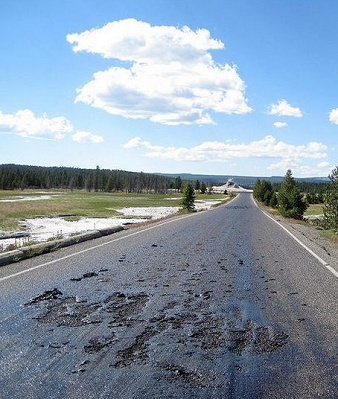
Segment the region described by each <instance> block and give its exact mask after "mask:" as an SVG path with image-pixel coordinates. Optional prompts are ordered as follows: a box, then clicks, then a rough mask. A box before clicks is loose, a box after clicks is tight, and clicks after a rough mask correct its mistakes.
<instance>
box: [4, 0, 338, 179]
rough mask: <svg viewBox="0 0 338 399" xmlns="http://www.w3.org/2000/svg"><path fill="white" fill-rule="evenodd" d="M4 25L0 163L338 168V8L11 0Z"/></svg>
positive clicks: (297, 171)
mask: <svg viewBox="0 0 338 399" xmlns="http://www.w3.org/2000/svg"><path fill="white" fill-rule="evenodd" d="M0 16H1V17H0V18H1V23H0V35H1V41H0V51H1V59H0V140H1V142H0V143H1V146H0V163H17V164H29V165H41V166H71V167H79V168H95V167H96V165H99V166H100V168H102V169H103V168H107V169H123V170H130V171H143V172H164V173H165V172H167V173H184V172H185V173H199V174H219V175H248V176H272V175H284V174H285V172H286V170H287V169H289V168H290V169H291V170H292V172H293V174H294V176H296V177H305V176H327V175H328V173H329V172H330V171H331V170H332V169H333V168H334V167H335V166H336V165H337V160H338V140H337V137H338V53H337V46H336V44H337V39H338V23H337V21H338V2H337V1H336V0H325V1H319V0H284V1H279V0H278V1H277V0H208V1H205V0H142V1H136V0H123V1H115V0H100V1H97V0H67V1H59V0H30V1H27V0H10V1H9V0H7V1H2V2H0Z"/></svg>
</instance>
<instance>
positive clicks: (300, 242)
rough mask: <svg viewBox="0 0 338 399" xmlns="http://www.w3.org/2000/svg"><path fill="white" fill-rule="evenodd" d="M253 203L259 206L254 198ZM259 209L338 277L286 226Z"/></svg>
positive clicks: (337, 273) (333, 271)
mask: <svg viewBox="0 0 338 399" xmlns="http://www.w3.org/2000/svg"><path fill="white" fill-rule="evenodd" d="M254 203H255V205H256V206H257V208H259V207H258V205H257V203H256V201H255V200H254ZM259 209H260V208H259ZM261 211H262V212H263V213H264V215H265V216H267V217H268V218H269V219H271V220H272V221H273V222H275V223H276V224H278V226H280V227H281V228H282V229H283V230H284V231H286V232H287V233H288V234H289V235H290V236H291V237H292V238H293V239H294V240H295V241H296V242H298V244H299V245H301V246H302V247H303V248H304V249H305V250H306V251H307V252H309V253H310V254H311V255H312V256H313V257H314V258H316V259H317V260H318V262H320V263H321V264H322V265H323V266H324V267H326V269H327V270H329V271H330V272H331V273H332V274H333V275H334V276H335V277H336V278H338V272H337V271H336V270H335V269H334V268H333V267H332V266H330V265H329V264H328V263H327V262H326V261H325V260H324V259H322V258H321V257H320V256H318V255H317V254H316V253H314V252H313V251H312V250H311V249H310V248H309V247H308V246H307V245H305V244H304V243H303V242H302V241H301V240H300V239H299V238H297V237H296V236H295V235H294V234H292V233H291V231H289V230H288V229H287V228H286V227H284V226H283V225H282V224H281V223H279V222H278V221H277V220H276V219H274V218H273V217H272V216H270V215H269V214H267V213H266V212H265V211H263V210H262V209H261Z"/></svg>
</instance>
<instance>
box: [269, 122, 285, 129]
mask: <svg viewBox="0 0 338 399" xmlns="http://www.w3.org/2000/svg"><path fill="white" fill-rule="evenodd" d="M273 125H274V127H276V128H277V129H282V128H283V127H286V126H287V125H288V124H287V123H286V122H275V123H274V124H273Z"/></svg>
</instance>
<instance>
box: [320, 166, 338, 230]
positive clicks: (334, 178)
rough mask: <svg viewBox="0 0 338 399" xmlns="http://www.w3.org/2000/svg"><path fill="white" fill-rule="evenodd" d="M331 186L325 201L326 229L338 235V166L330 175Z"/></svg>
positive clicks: (324, 222) (324, 221)
mask: <svg viewBox="0 0 338 399" xmlns="http://www.w3.org/2000/svg"><path fill="white" fill-rule="evenodd" d="M329 179H330V184H329V186H328V188H327V192H326V195H325V201H324V208H323V209H324V220H323V224H324V226H323V227H324V228H326V229H334V230H335V232H336V233H338V166H336V168H335V169H333V171H332V172H331V174H330V175H329Z"/></svg>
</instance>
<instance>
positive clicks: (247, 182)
mask: <svg viewBox="0 0 338 399" xmlns="http://www.w3.org/2000/svg"><path fill="white" fill-rule="evenodd" d="M155 174H156V175H160V176H165V177H171V178H176V177H181V179H182V180H200V181H203V182H205V183H210V184H213V185H217V184H220V185H221V184H225V183H226V182H227V181H228V180H229V179H232V180H234V181H235V182H236V183H237V184H239V185H242V186H250V187H253V186H254V185H255V182H256V180H257V179H260V180H266V181H270V182H271V183H280V182H282V180H283V179H284V176H270V177H267V176H264V177H260V176H236V175H200V174H193V173H155ZM295 180H296V181H299V182H307V183H328V182H329V178H328V177H299V178H298V177H295Z"/></svg>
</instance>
